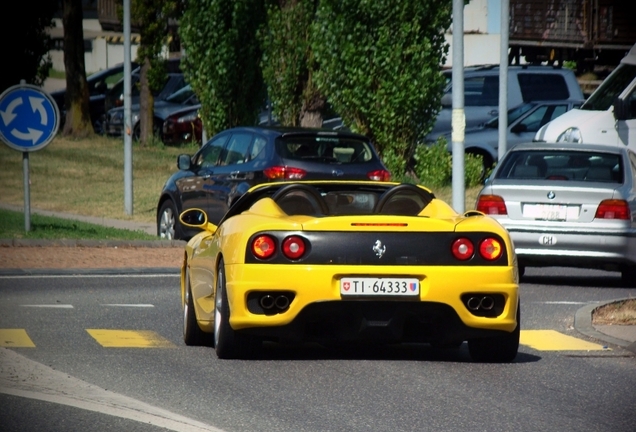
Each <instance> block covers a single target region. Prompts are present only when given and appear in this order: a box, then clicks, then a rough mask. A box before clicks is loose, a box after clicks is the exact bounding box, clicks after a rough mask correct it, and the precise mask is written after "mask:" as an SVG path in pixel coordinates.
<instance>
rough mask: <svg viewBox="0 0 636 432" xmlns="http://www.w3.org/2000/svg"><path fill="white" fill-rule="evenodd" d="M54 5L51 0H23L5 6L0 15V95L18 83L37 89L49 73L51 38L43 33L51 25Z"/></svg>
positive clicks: (54, 2) (55, 2) (55, 4)
mask: <svg viewBox="0 0 636 432" xmlns="http://www.w3.org/2000/svg"><path fill="white" fill-rule="evenodd" d="M58 6H59V5H58V2H57V1H51V0H23V1H18V2H11V5H10V9H7V8H9V4H8V3H5V10H4V13H2V14H1V15H0V40H2V41H4V42H5V43H4V44H3V46H2V55H3V57H4V59H5V61H4V67H3V68H2V73H0V92H3V91H4V90H6V89H7V88H9V87H11V86H14V85H18V84H20V80H24V81H25V82H26V83H27V84H33V85H37V86H40V85H42V84H43V83H44V80H45V79H46V77H47V76H48V74H49V69H50V68H51V58H50V56H49V54H48V53H49V49H50V45H51V38H50V37H49V35H48V33H47V32H46V28H47V27H51V26H52V20H53V15H54V14H55V12H56V11H57V10H58Z"/></svg>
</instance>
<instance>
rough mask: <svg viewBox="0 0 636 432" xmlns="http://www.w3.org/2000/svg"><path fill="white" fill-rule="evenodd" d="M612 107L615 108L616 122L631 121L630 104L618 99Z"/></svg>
mask: <svg viewBox="0 0 636 432" xmlns="http://www.w3.org/2000/svg"><path fill="white" fill-rule="evenodd" d="M612 106H613V107H614V118H615V119H616V120H627V119H629V104H628V103H627V102H625V101H624V100H623V99H621V98H616V99H614V103H613V104H612Z"/></svg>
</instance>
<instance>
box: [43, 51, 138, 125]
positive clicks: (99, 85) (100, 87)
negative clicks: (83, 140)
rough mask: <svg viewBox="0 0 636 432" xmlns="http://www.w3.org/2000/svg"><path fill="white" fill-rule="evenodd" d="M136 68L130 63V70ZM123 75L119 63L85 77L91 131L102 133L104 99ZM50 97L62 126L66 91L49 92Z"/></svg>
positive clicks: (135, 65)
mask: <svg viewBox="0 0 636 432" xmlns="http://www.w3.org/2000/svg"><path fill="white" fill-rule="evenodd" d="M136 67H137V64H136V63H132V68H136ZM123 75H124V65H123V63H120V64H118V65H115V66H113V67H110V68H108V69H104V70H102V71H99V72H95V73H94V74H91V75H89V76H87V77H86V83H87V84H88V94H89V98H90V99H89V105H90V107H89V109H90V115H91V121H92V122H93V129H94V130H95V132H96V133H103V127H102V121H103V116H104V113H105V109H104V100H105V99H106V93H107V92H108V90H109V89H111V88H113V86H115V85H116V84H117V82H118V81H120V80H121V78H122V76H123ZM51 97H53V99H54V100H55V103H57V107H58V108H59V110H60V116H61V117H62V119H61V121H60V125H63V124H64V118H65V115H66V89H62V90H57V91H54V92H51Z"/></svg>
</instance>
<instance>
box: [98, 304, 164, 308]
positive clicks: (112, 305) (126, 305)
mask: <svg viewBox="0 0 636 432" xmlns="http://www.w3.org/2000/svg"><path fill="white" fill-rule="evenodd" d="M100 306H108V307H133V308H134V307H138V308H152V307H155V305H152V304H115V303H113V304H100Z"/></svg>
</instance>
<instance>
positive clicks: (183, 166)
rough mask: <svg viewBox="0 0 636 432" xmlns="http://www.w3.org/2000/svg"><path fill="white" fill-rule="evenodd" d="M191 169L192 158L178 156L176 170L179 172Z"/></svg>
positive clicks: (184, 155)
mask: <svg viewBox="0 0 636 432" xmlns="http://www.w3.org/2000/svg"><path fill="white" fill-rule="evenodd" d="M191 167H192V158H191V157H190V155H188V154H180V155H179V156H177V168H179V169H180V170H185V171H187V170H189V169H190V168H191Z"/></svg>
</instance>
